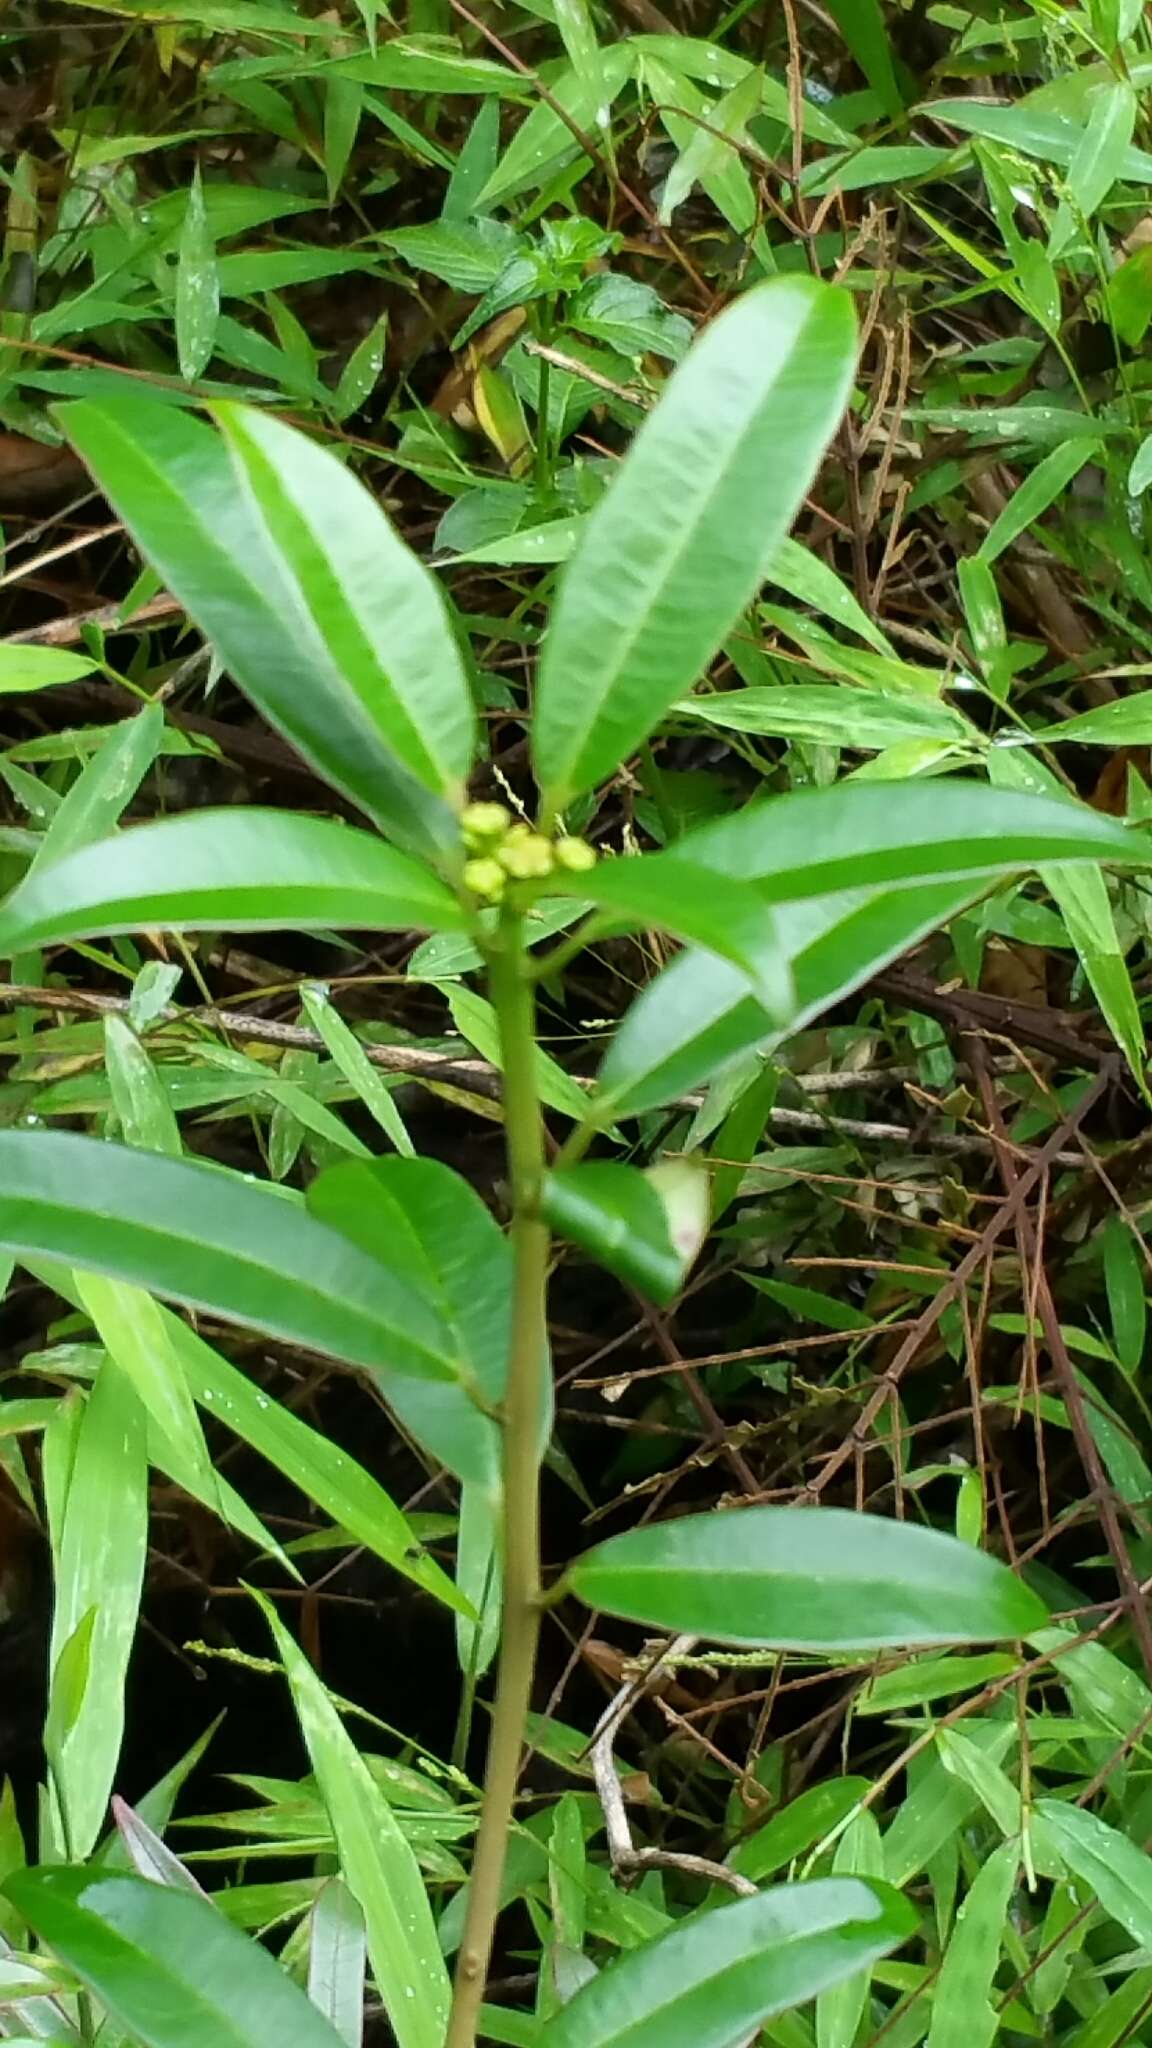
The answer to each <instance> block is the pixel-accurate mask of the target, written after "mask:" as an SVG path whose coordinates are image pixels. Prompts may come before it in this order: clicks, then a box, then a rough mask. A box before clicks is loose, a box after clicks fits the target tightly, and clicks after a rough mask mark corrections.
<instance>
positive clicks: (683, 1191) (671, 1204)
mask: <svg viewBox="0 0 1152 2048" xmlns="http://www.w3.org/2000/svg"><path fill="white" fill-rule="evenodd" d="M541 1206H542V1208H543V1212H544V1215H545V1216H546V1217H547V1219H548V1221H549V1223H551V1225H552V1227H553V1229H555V1230H557V1231H559V1233H560V1235H561V1236H562V1237H566V1238H568V1239H569V1240H570V1242H571V1243H572V1244H578V1245H579V1246H580V1248H581V1250H582V1251H586V1252H589V1253H591V1255H592V1257H593V1258H595V1259H598V1260H599V1262H600V1264H601V1265H602V1266H607V1267H608V1269H609V1271H610V1272H612V1273H616V1274H618V1275H619V1277H620V1278H621V1279H622V1280H626V1281H628V1282H629V1283H630V1285H632V1286H634V1287H638V1288H639V1289H640V1291H641V1292H642V1293H644V1294H647V1295H649V1296H650V1297H651V1298H652V1300H653V1301H658V1302H661V1303H664V1304H666V1303H668V1302H671V1301H674V1300H675V1298H676V1296H677V1294H678V1293H679V1291H680V1289H681V1287H682V1286H683V1284H684V1276H685V1274H686V1272H687V1271H688V1268H689V1266H690V1265H691V1263H692V1260H693V1259H694V1258H695V1257H696V1254H697V1252H698V1251H699V1249H700V1246H701V1244H702V1243H703V1241H704V1238H705V1236H706V1234H707V1230H708V1217H709V1201H708V1175H707V1173H706V1172H705V1170H704V1168H703V1167H702V1166H701V1165H699V1164H698V1163H697V1162H694V1161H692V1160H689V1159H678V1160H668V1161H666V1162H664V1164H662V1165H661V1166H657V1167H654V1168H652V1169H651V1170H650V1171H649V1172H646V1173H642V1172H640V1171H639V1169H638V1168H637V1167H635V1166H625V1165H623V1164H621V1163H620V1162H619V1161H616V1160H607V1159H606V1160H592V1161H590V1162H586V1163H585V1164H583V1165H580V1166H568V1167H562V1168H560V1169H559V1170H558V1171H557V1172H555V1173H549V1174H547V1175H546V1176H545V1179H544V1188H543V1193H542V1197H541Z"/></svg>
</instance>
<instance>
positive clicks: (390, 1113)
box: [300, 986, 415, 1159]
mask: <svg viewBox="0 0 1152 2048" xmlns="http://www.w3.org/2000/svg"><path fill="white" fill-rule="evenodd" d="M300 995H301V1000H302V1002H303V1004H304V1009H305V1011H306V1013H307V1016H308V1022H309V1023H310V1024H311V1026H312V1028H313V1030H314V1031H318V1032H319V1034H320V1036H321V1038H322V1039H323V1040H324V1043H325V1045H326V1046H327V1048H328V1050H329V1052H330V1053H331V1055H332V1058H333V1059H334V1060H335V1062H336V1065H337V1066H338V1067H339V1069H340V1072H341V1073H342V1074H343V1076H344V1079H345V1080H346V1081H347V1082H348V1083H349V1085H350V1086H351V1087H352V1088H354V1089H355V1090H356V1093H357V1095H358V1096H359V1097H360V1100H361V1102H362V1103H363V1104H364V1107H365V1109H366V1110H367V1111H368V1113H369V1115H370V1116H372V1117H374V1118H375V1120H376V1122H377V1123H378V1124H379V1126H380V1128H381V1130H382V1131H383V1132H384V1134H385V1136H386V1137H388V1138H390V1139H391V1141H392V1143H393V1144H394V1145H395V1147H396V1150H397V1151H398V1152H400V1153H402V1154H403V1155H404V1157H405V1158H408V1159H411V1158H412V1157H413V1156H414V1154H415V1147H414V1145H413V1143H412V1140H411V1138H410V1137H409V1136H408V1132H407V1130H406V1129H405V1125H404V1119H403V1117H402V1116H401V1114H400V1111H399V1110H398V1109H397V1107H396V1102H395V1099H394V1097H393V1094H392V1091H391V1089H390V1088H389V1087H388V1085H387V1082H386V1081H385V1080H384V1078H383V1076H382V1074H381V1073H380V1071H379V1069H378V1068H376V1067H374V1066H373V1064H372V1062H371V1060H370V1059H369V1058H368V1055H367V1053H366V1052H365V1050H364V1047H363V1046H362V1045H361V1043H360V1040H359V1039H358V1038H357V1036H356V1034H355V1032H354V1031H352V1030H350V1029H349V1027H348V1025H347V1024H346V1023H345V1022H344V1019H343V1017H342V1016H341V1015H340V1013H339V1011H338V1010H336V1009H334V1008H333V1006H332V1004H331V1003H330V1002H329V1000H328V997H327V995H326V994H325V992H324V990H323V989H320V988H316V987H311V988H309V987H307V986H305V987H304V988H302V989H301V991H300Z"/></svg>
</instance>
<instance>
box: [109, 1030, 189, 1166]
mask: <svg viewBox="0 0 1152 2048" xmlns="http://www.w3.org/2000/svg"><path fill="white" fill-rule="evenodd" d="M104 1065H105V1068H106V1070H107V1074H108V1086H109V1089H110V1090H111V1093H112V1102H113V1105H114V1107H115V1110H116V1115H117V1118H118V1119H119V1123H120V1131H121V1135H122V1136H123V1139H124V1143H125V1144H126V1145H139V1146H140V1147H141V1148H142V1149H143V1150H144V1151H146V1152H167V1153H168V1154H169V1155H170V1156H171V1157H172V1158H173V1159H178V1158H179V1157H180V1154H181V1152H182V1150H183V1146H182V1144H181V1142H180V1126H179V1124H178V1123H177V1121H176V1112H175V1110H174V1109H173V1107H172V1104H171V1101H170V1100H169V1097H168V1091H167V1089H166V1088H165V1086H164V1083H163V1081H162V1080H161V1079H160V1076H159V1074H158V1073H157V1071H156V1069H155V1067H154V1066H153V1064H152V1061H151V1059H150V1058H149V1056H148V1054H147V1052H146V1051H145V1049H144V1047H143V1045H142V1044H141V1043H140V1040H139V1039H138V1038H137V1036H136V1033H135V1032H134V1031H133V1029H132V1026H131V1025H130V1024H129V1023H128V1022H127V1020H126V1018H124V1017H120V1016H117V1015H115V1014H113V1015H111V1016H108V1017H105V1019H104Z"/></svg>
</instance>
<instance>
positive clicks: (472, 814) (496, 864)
mask: <svg viewBox="0 0 1152 2048" xmlns="http://www.w3.org/2000/svg"><path fill="white" fill-rule="evenodd" d="M460 827H461V831H462V833H463V838H464V844H465V846H466V847H467V849H468V852H469V854H470V855H471V858H470V859H469V860H467V861H466V862H465V863H464V883H465V886H466V887H467V888H469V889H471V891H472V893H473V895H474V896H481V897H483V898H484V900H485V901H486V902H488V903H499V901H500V898H501V897H502V896H503V894H504V891H505V889H506V888H507V886H508V883H509V882H510V881H511V882H542V881H544V880H545V879H546V877H547V876H548V875H550V874H553V873H554V872H555V870H556V869H557V868H561V869H563V870H565V871H566V872H567V873H568V874H582V873H585V872H586V871H587V869H589V868H591V867H594V866H595V865H596V854H595V851H594V849H593V848H592V847H591V846H589V844H588V842H587V840H585V839H573V838H569V837H567V836H565V837H564V838H561V839H546V838H545V836H544V834H543V833H542V832H534V831H533V829H532V827H531V825H526V824H524V823H522V822H520V821H515V822H514V821H513V818H512V813H511V812H510V811H507V810H505V808H504V805H503V804H469V805H468V806H467V808H466V810H465V812H464V815H463V817H462V818H461V820H460Z"/></svg>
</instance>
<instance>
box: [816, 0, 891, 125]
mask: <svg viewBox="0 0 1152 2048" xmlns="http://www.w3.org/2000/svg"><path fill="white" fill-rule="evenodd" d="M829 11H830V13H831V15H832V19H833V21H834V22H835V23H836V26H837V28H838V29H839V30H840V33H841V35H842V36H843V38H844V41H845V42H846V43H847V45H848V48H849V49H850V50H851V52H852V55H853V56H854V57H855V59H856V62H857V63H858V65H859V66H860V69H861V71H862V72H863V73H864V76H865V78H866V79H867V80H868V83H869V85H870V86H871V87H872V90H873V92H874V93H875V94H876V97H877V99H878V100H879V101H880V104H881V106H882V107H883V109H884V112H885V113H886V114H889V115H891V116H892V118H893V119H894V120H897V121H898V120H901V119H902V118H903V114H904V100H903V96H902V94H901V91H900V87H899V85H898V84H897V82H896V72H895V69H894V68H893V63H892V50H891V46H890V44H889V41H888V30H887V26H886V24H885V20H884V10H883V8H882V7H881V6H880V0H831V5H830V10H829Z"/></svg>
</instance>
